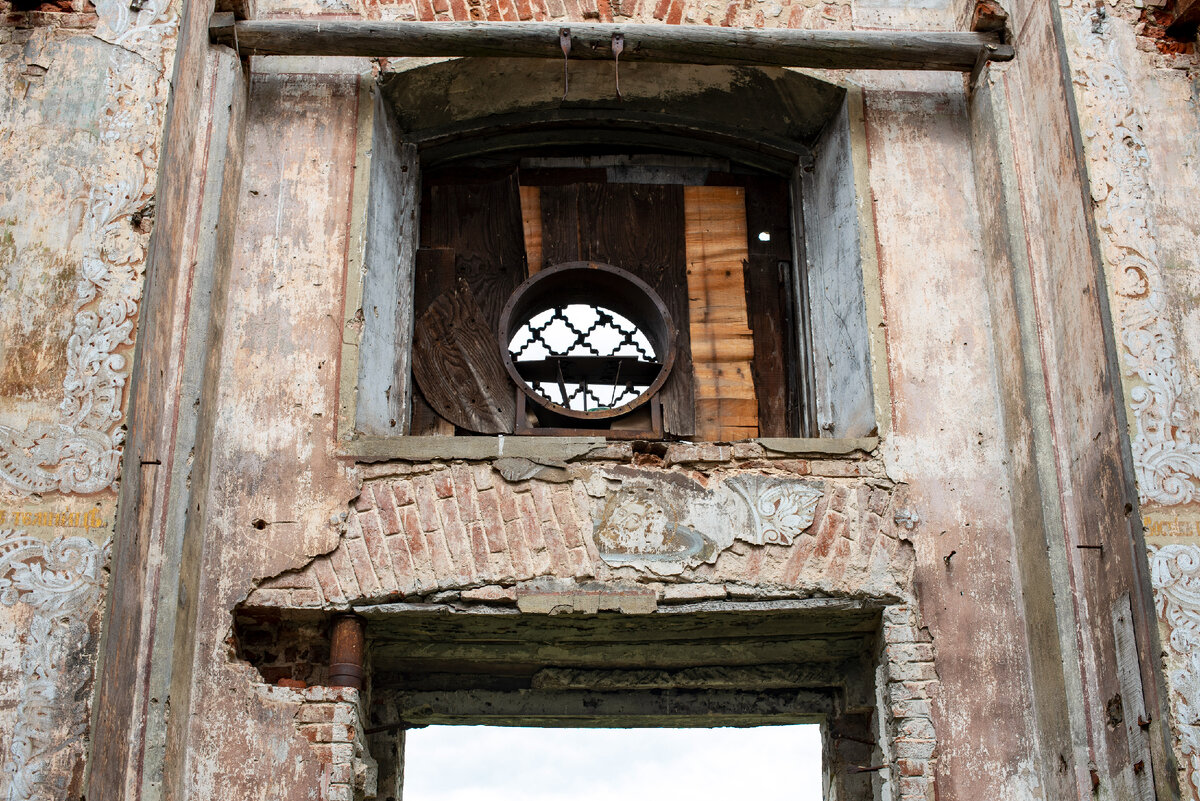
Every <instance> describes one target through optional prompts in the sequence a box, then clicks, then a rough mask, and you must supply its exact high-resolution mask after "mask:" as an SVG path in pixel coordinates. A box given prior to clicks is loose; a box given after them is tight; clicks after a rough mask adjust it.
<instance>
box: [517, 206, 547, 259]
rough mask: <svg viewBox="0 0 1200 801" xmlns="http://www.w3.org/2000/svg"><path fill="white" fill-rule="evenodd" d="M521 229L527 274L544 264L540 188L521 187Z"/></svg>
mask: <svg viewBox="0 0 1200 801" xmlns="http://www.w3.org/2000/svg"><path fill="white" fill-rule="evenodd" d="M521 230H522V233H523V234H524V237H525V263H526V265H527V270H528V274H529V275H533V274H534V273H536V272H537V271H538V270H541V269H542V268H543V267H545V266H546V264H545V262H543V261H542V190H541V189H540V188H539V187H536V186H522V187H521Z"/></svg>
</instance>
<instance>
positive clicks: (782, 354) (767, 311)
mask: <svg viewBox="0 0 1200 801" xmlns="http://www.w3.org/2000/svg"><path fill="white" fill-rule="evenodd" d="M788 194H789V193H788V185H787V183H786V182H784V181H782V180H780V179H774V178H761V179H750V180H747V182H746V235H747V251H748V252H747V254H746V262H745V268H744V276H745V284H746V313H747V318H748V322H749V324H750V330H751V333H752V334H753V336H754V361H753V363H752V365H751V368H752V370H753V373H754V391H755V395H756V396H757V397H758V433H759V436H763V437H786V436H789V435H791V436H798V435H799V416H798V414H797V408H796V396H797V395H798V394H799V391H800V390H799V386H798V384H797V378H798V376H799V374H800V370H799V366H798V364H797V361H798V360H797V358H796V353H795V351H796V347H795V345H796V341H797V340H796V336H795V326H796V317H795V314H796V308H795V298H794V297H793V290H792V286H791V281H790V274H791V269H792V266H791V263H792V260H793V253H792V236H791V220H790V215H789V214H788V211H789V209H790V207H791V201H790V198H789V197H788ZM763 233H765V234H767V236H768V239H766V240H763V239H762V238H761V236H760V234H763Z"/></svg>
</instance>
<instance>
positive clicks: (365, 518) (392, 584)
mask: <svg viewBox="0 0 1200 801" xmlns="http://www.w3.org/2000/svg"><path fill="white" fill-rule="evenodd" d="M359 518H360V520H359V522H360V523H361V524H362V530H363V544H364V545H365V546H366V549H367V553H368V554H370V557H371V566H372V567H373V568H374V569H375V575H376V576H378V577H379V583H380V584H381V585H382V587H383V589H384V590H385V591H386V592H396V591H397V590H399V589H400V587H399V585H398V584H397V583H396V573H395V571H394V570H393V569H392V555H391V552H390V550H389V548H388V546H387V542H386V541H385V540H384V534H383V527H382V526H381V525H380V524H379V520H378V519H377V517H376V515H375V513H374V512H368V513H367V514H365V515H359Z"/></svg>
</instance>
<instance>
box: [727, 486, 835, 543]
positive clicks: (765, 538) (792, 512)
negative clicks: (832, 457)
mask: <svg viewBox="0 0 1200 801" xmlns="http://www.w3.org/2000/svg"><path fill="white" fill-rule="evenodd" d="M728 484H729V486H730V487H732V488H733V489H734V490H735V491H736V492H737V493H738V494H739V495H741V496H742V498H743V499H744V500H745V501H746V504H747V506H748V507H749V508H750V519H751V521H752V522H753V524H754V531H753V533H752V535H751V536H746V537H742V539H745V540H746V541H748V542H752V543H754V544H755V545H791V544H792V541H793V540H795V539H796V537H798V536H799V535H800V534H801V533H802V532H803V531H804V530H805V529H806V528H808V527H809V526H811V525H812V523H813V517H814V516H815V514H816V511H817V501H819V500H821V490H820V489H818V488H817V487H814V486H810V485H808V484H798V483H796V482H794V481H779V480H776V479H771V478H767V477H763V476H739V477H738V478H736V479H732V480H730V481H729V482H728Z"/></svg>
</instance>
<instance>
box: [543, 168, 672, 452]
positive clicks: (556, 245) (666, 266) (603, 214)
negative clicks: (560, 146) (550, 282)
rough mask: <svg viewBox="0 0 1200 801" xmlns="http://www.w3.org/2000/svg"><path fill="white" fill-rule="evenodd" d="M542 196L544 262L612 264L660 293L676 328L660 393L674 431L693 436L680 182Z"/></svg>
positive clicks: (589, 186) (578, 187)
mask: <svg viewBox="0 0 1200 801" xmlns="http://www.w3.org/2000/svg"><path fill="white" fill-rule="evenodd" d="M541 201H542V202H541V207H542V253H543V259H544V261H545V262H546V264H559V263H562V262H567V261H580V260H583V261H588V260H590V261H599V262H604V263H605V264H612V265H614V266H616V267H620V268H621V269H623V270H628V271H629V272H631V273H633V274H634V275H636V276H637V277H638V278H641V279H642V280H643V281H645V282H646V283H647V284H649V285H650V288H651V289H653V290H654V291H655V292H656V293H658V296H659V297H660V298H662V301H663V303H664V304H665V305H666V307H667V311H669V312H670V313H671V318H672V320H673V322H674V324H675V331H676V356H675V366H674V367H672V368H671V375H670V376H669V377H668V378H667V381H666V383H665V384H664V385H663V388H662V390H661V391H660V392H659V396H660V397H661V398H662V402H663V426H664V428H665V429H666V431H667V433H669V434H676V435H679V436H689V435H691V434H693V433H694V431H695V421H694V419H693V413H692V408H693V401H692V398H693V391H694V390H693V374H692V361H691V344H690V341H689V332H688V326H687V319H688V302H687V278H686V269H687V268H686V264H685V260H684V259H685V256H684V237H683V191H682V187H679V186H655V185H636V184H598V183H579V184H567V185H562V186H543V187H542V188H541Z"/></svg>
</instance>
